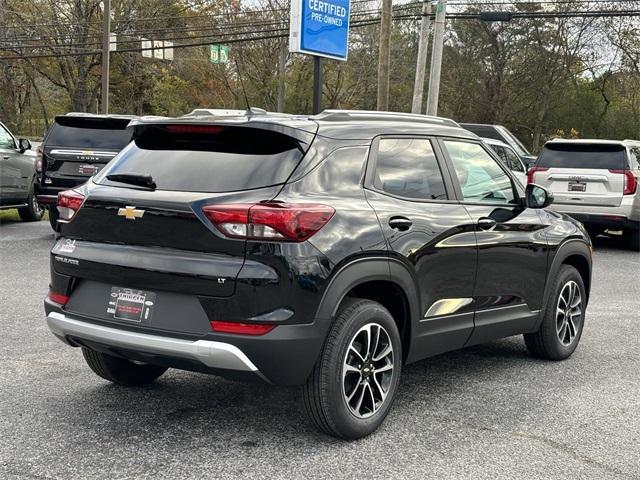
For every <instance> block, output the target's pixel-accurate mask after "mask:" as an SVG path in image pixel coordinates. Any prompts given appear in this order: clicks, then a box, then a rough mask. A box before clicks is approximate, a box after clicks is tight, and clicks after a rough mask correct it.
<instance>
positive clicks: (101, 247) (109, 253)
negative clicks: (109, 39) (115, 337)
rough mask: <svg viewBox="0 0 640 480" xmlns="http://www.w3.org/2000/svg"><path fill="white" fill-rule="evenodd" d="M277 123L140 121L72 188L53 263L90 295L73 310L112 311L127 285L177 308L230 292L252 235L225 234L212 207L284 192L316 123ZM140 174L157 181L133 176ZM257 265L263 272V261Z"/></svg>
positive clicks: (104, 313)
mask: <svg viewBox="0 0 640 480" xmlns="http://www.w3.org/2000/svg"><path fill="white" fill-rule="evenodd" d="M314 125H315V124H314ZM273 127H274V126H273V125H255V124H251V125H248V124H247V125H238V124H234V123H232V122H230V123H228V124H219V125H210V124H209V125H193V124H184V123H177V124H162V123H160V124H148V123H142V124H139V125H137V126H136V127H135V132H136V133H135V141H134V142H132V143H131V144H130V145H129V146H127V147H126V148H125V149H124V150H123V151H122V153H121V155H120V156H119V157H118V158H117V159H115V160H114V162H113V163H112V164H110V165H109V166H108V167H107V168H106V169H104V170H103V171H102V172H101V173H100V174H99V175H97V176H96V177H95V178H94V179H93V181H91V182H89V183H88V184H87V185H85V186H83V187H80V189H79V190H77V193H73V194H72V195H77V196H78V199H79V200H78V201H77V205H75V207H74V205H73V204H72V203H73V202H71V203H69V205H70V206H71V208H72V209H73V208H76V207H77V206H79V205H81V207H79V208H76V213H75V214H74V215H73V216H72V218H71V220H70V221H69V222H68V223H63V224H62V225H61V229H60V230H61V236H62V238H61V239H60V240H59V241H58V243H57V244H56V246H55V247H54V250H53V251H52V255H53V260H52V263H53V268H54V270H55V272H56V273H57V274H60V275H67V276H70V277H73V278H75V279H78V280H80V282H79V285H76V290H74V291H84V292H85V294H82V295H79V296H78V297H87V298H92V299H93V300H92V301H87V300H86V299H84V300H83V299H80V298H74V296H73V295H72V296H71V299H70V301H69V304H68V308H69V309H70V311H76V312H78V313H81V314H84V315H90V316H99V317H105V316H106V318H108V317H109V314H108V313H107V309H106V308H105V306H106V305H107V303H108V301H109V299H110V298H111V297H112V296H113V295H119V294H120V293H121V291H122V289H123V288H125V289H133V291H136V292H137V291H138V290H140V291H143V292H146V293H145V294H152V295H153V296H154V300H153V301H154V302H155V303H157V302H161V303H162V302H164V304H165V305H168V304H170V305H171V309H170V312H172V314H175V312H176V311H180V308H179V307H180V305H182V306H183V307H184V312H185V314H186V312H189V311H191V312H193V311H194V308H195V307H194V306H193V305H194V303H193V302H196V303H197V299H196V296H208V297H229V296H232V295H233V294H234V291H235V284H236V279H237V277H238V275H239V273H240V271H241V269H242V268H243V265H245V248H246V240H243V239H237V238H230V236H229V235H225V234H223V233H222V231H221V230H220V228H218V227H216V226H215V225H214V224H213V222H212V220H210V217H208V216H207V214H206V213H205V211H207V209H211V208H216V207H218V206H226V207H228V206H229V205H241V206H247V205H255V204H257V203H260V202H265V201H269V200H271V199H273V198H274V197H275V196H276V195H277V193H278V192H279V190H280V189H281V186H282V184H283V183H284V182H285V181H286V180H287V178H289V176H290V175H291V174H292V173H293V171H294V170H295V168H296V166H297V165H298V163H299V162H300V160H301V159H302V157H303V156H304V154H305V153H306V151H307V149H308V148H309V145H310V143H311V141H312V140H313V137H314V135H315V132H314V133H311V132H308V131H303V130H299V129H295V128H288V127H283V126H278V127H277V128H273ZM141 174H143V175H142V178H151V179H153V182H154V183H155V188H153V187H151V186H144V185H143V184H144V182H139V181H136V180H135V178H136V175H141ZM118 175H120V176H118ZM123 175H124V176H123ZM126 175H132V176H133V178H134V180H131V178H128V177H127V176H126ZM83 196H84V198H82V197H83ZM71 198H73V197H71ZM58 205H59V209H60V205H61V203H60V201H59V202H58ZM63 205H66V203H63ZM63 208H66V207H63ZM250 267H252V268H253V270H254V271H255V272H256V274H257V275H258V276H259V275H261V273H260V271H261V270H260V265H251V266H250ZM247 268H249V267H247ZM76 283H78V282H76ZM156 297H157V298H156ZM163 299H164V300H163ZM167 299H171V302H168V300H167ZM176 309H177V310H176ZM195 310H198V309H195ZM167 311H169V310H167ZM201 313H202V312H201ZM161 315H168V314H167V313H166V312H165V313H164V314H161ZM166 322H169V320H166ZM207 325H208V324H207Z"/></svg>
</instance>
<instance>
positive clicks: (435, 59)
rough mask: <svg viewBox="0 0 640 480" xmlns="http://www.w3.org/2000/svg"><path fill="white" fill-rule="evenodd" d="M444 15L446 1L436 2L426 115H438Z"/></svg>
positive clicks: (439, 0) (445, 13)
mask: <svg viewBox="0 0 640 480" xmlns="http://www.w3.org/2000/svg"><path fill="white" fill-rule="evenodd" d="M446 15H447V0H438V6H437V7H436V24H435V29H434V32H433V50H432V53H431V70H430V72H429V93H428V95H427V115H437V114H438V96H439V95H440V70H441V68H442V48H443V44H444V26H445V17H446Z"/></svg>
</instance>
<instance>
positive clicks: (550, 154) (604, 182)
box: [527, 139, 640, 250]
mask: <svg viewBox="0 0 640 480" xmlns="http://www.w3.org/2000/svg"><path fill="white" fill-rule="evenodd" d="M639 178H640V141H638V140H564V139H554V140H551V141H550V142H547V143H546V144H545V145H544V147H543V149H542V151H541V152H540V155H539V156H538V161H537V162H536V165H535V167H533V168H531V169H530V170H529V172H528V174H527V182H528V183H536V184H538V185H541V186H543V187H545V188H547V189H549V190H551V191H552V192H553V194H554V196H555V200H554V203H553V205H554V207H553V208H554V210H556V211H558V212H563V213H566V214H568V215H570V216H572V217H574V218H576V219H577V220H580V221H581V222H582V223H584V224H585V226H586V227H587V229H588V230H589V232H590V234H591V235H592V236H594V235H597V234H599V233H602V232H603V231H604V230H606V229H612V230H622V231H623V232H624V235H625V237H626V238H627V239H628V241H629V243H630V246H631V247H632V248H633V249H634V250H638V249H640V187H639V186H638V181H639Z"/></svg>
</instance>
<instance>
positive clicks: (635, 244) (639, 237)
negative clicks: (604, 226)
mask: <svg viewBox="0 0 640 480" xmlns="http://www.w3.org/2000/svg"><path fill="white" fill-rule="evenodd" d="M624 239H625V241H626V243H627V247H629V249H630V250H632V251H634V252H640V230H625V232H624Z"/></svg>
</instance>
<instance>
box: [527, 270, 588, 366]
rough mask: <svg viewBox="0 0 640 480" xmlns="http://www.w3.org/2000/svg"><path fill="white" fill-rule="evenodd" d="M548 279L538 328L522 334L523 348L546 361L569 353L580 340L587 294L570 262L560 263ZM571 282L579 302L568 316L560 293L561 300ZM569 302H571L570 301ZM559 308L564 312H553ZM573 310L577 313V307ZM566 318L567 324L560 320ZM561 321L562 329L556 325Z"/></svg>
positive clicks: (564, 356) (563, 357)
mask: <svg viewBox="0 0 640 480" xmlns="http://www.w3.org/2000/svg"><path fill="white" fill-rule="evenodd" d="M552 281H553V284H552V286H551V290H550V293H549V299H548V302H547V306H546V308H545V310H544V318H543V320H542V324H541V325H540V329H539V330H538V331H537V332H535V333H529V334H525V335H524V341H525V344H526V345H527V349H528V350H529V352H530V353H531V354H532V355H533V356H534V357H538V358H543V359H546V360H564V359H565V358H569V357H570V356H571V354H572V353H573V352H574V351H575V349H576V348H577V346H578V343H579V342H580V337H581V336H582V330H583V328H584V320H585V308H586V301H587V296H586V292H585V288H584V282H583V280H582V277H581V276H580V274H579V273H578V270H576V269H575V268H574V267H572V266H571V265H562V267H561V268H560V271H559V272H558V275H557V276H556V278H555V279H553V280H552ZM571 282H573V284H575V285H576V286H577V289H578V293H579V295H580V300H581V303H580V313H579V314H577V313H574V315H571V316H569V315H567V313H566V312H567V311H568V310H567V309H566V308H565V307H566V305H567V302H566V301H564V302H563V301H561V300H560V295H561V294H563V299H566V298H567V296H566V290H565V289H566V288H567V286H568V285H569V284H570V283H571ZM569 303H573V302H571V301H570V302H569ZM567 308H570V307H567ZM560 309H562V310H564V311H565V313H561V314H558V313H557V312H558V310H560ZM575 312H577V310H576V311H575ZM569 317H570V318H572V320H573V321H572V322H569V323H566V322H564V319H566V318H569ZM563 322H564V323H566V329H563V328H562V327H560V328H559V326H561V325H562V324H564V323H563ZM571 325H573V328H570V326H571ZM559 330H560V331H559ZM572 330H573V331H574V335H573V338H572V339H571V331H572ZM563 332H564V333H563Z"/></svg>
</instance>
